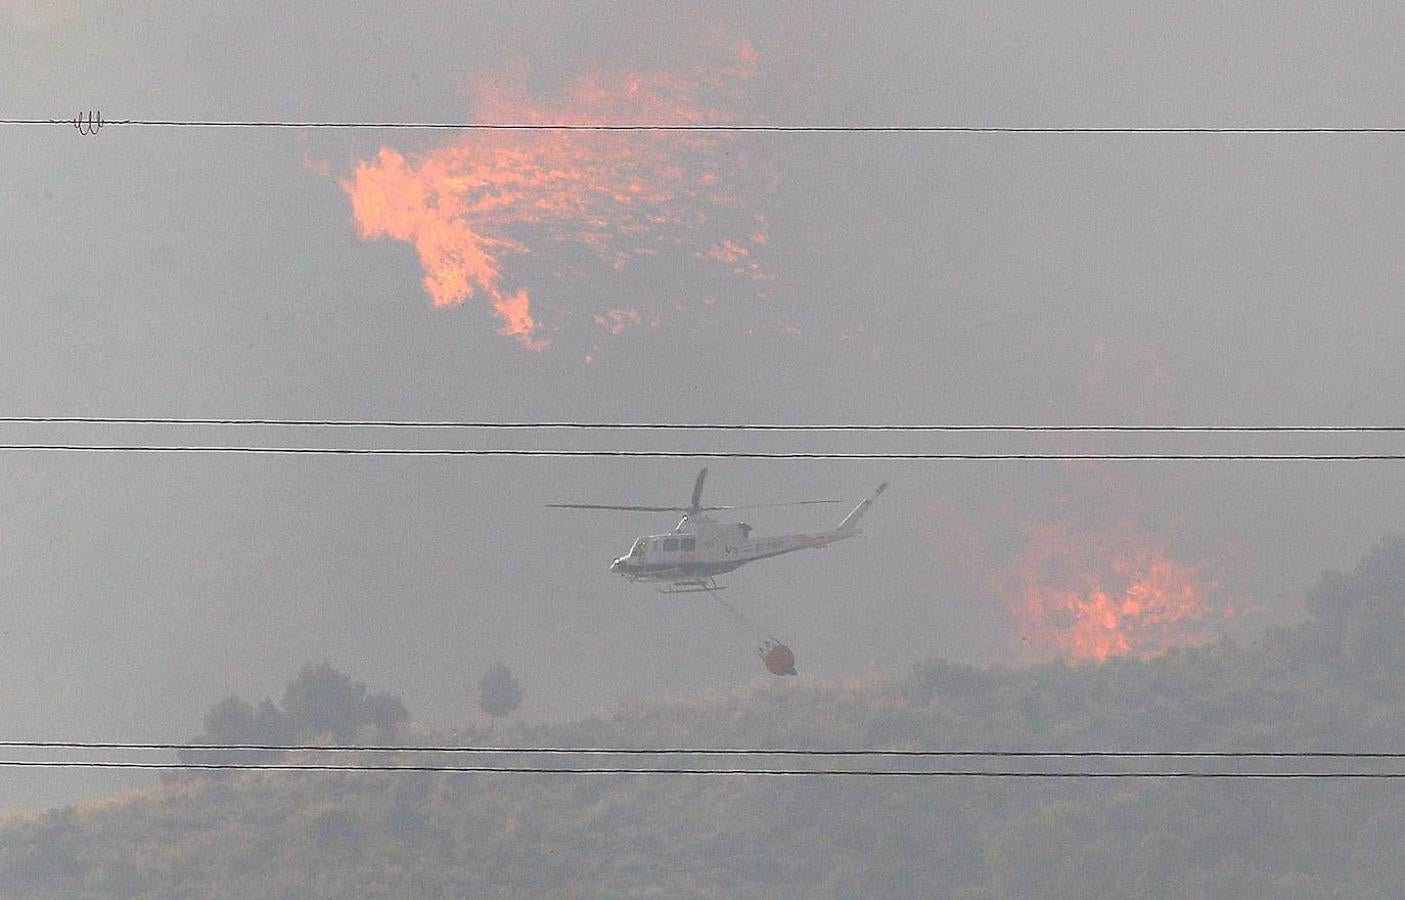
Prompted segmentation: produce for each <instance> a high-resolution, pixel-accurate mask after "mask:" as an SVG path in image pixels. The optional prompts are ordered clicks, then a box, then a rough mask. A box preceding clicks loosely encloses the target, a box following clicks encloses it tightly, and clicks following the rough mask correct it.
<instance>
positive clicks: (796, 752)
mask: <svg viewBox="0 0 1405 900" xmlns="http://www.w3.org/2000/svg"><path fill="white" fill-rule="evenodd" d="M0 749H30V750H175V751H205V752H240V751H249V752H254V751H259V752H265V751H267V752H281V753H437V754H453V753H462V754H498V755H517V756H530V755H563V756H564V755H570V756H627V755H633V756H670V755H672V756H678V755H688V756H815V757H826V756H829V757H836V756H837V757H877V758H883V757H894V758H973V759H980V758H990V759H1031V758H1034V759H1040V758H1042V759H1083V758H1094V759H1368V760H1375V759H1405V751H1391V750H1382V751H1357V750H981V749H969V750H957V749H918V750H901V749H862V748H807V747H677V746H668V747H601V746H588V747H587V746H581V747H553V746H509V747H491V746H482V745H470V746H463V745H452V744H440V745H419V744H391V745H386V744H333V745H322V744H263V743H226V744H212V743H194V742H160V741H58V740H0Z"/></svg>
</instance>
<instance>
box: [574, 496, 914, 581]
mask: <svg viewBox="0 0 1405 900" xmlns="http://www.w3.org/2000/svg"><path fill="white" fill-rule="evenodd" d="M706 480H707V469H706V468H704V469H703V470H702V471H701V472H699V473H698V478H697V481H696V482H694V483H693V498H692V502H691V503H690V504H689V505H688V506H623V505H619V506H617V505H613V504H602V503H548V504H547V506H548V507H549V508H551V509H586V510H612V511H626V512H681V513H683V518H681V519H679V520H678V524H677V525H676V526H675V527H674V529H673V530H672V531H670V532H669V533H667V534H651V535H646V536H644V537H641V538H638V539H636V540H635V541H634V544H633V546H631V547H630V549H629V552H628V553H626V554H625V555H623V556H620V557H616V558H615V560H614V561H613V562H611V563H610V571H611V572H614V573H615V574H617V575H620V576H623V577H624V578H627V579H629V580H630V581H643V582H649V583H655V584H660V585H663V587H661V588H660V590H661V592H663V593H668V594H676V593H693V592H698V591H720V590H724V587H723V586H721V585H718V584H717V576H718V575H725V574H727V573H728V572H734V571H736V570H737V569H739V568H741V567H742V566H744V565H746V564H747V563H752V562H756V561H757V560H761V559H770V558H771V557H774V556H781V555H783V554H786V553H794V552H795V551H797V550H820V549H822V548H824V547H828V546H829V545H830V544H834V543H837V542H839V541H843V540H847V539H848V538H851V537H854V536H856V535H858V534H860V533H861V532H860V530H859V527H858V526H859V520H860V519H862V518H863V516H864V513H866V512H868V508H869V507H870V506H872V505H873V501H874V500H877V499H878V496H879V495H880V494H882V493H883V491H884V490H886V489H887V487H888V483H887V482H886V481H885V482H883V483H882V484H880V485H879V486H878V489H877V490H875V491H874V492H873V494H872V495H871V496H869V497H868V498H867V499H865V500H863V501H862V502H860V503H859V504H858V505H857V506H855V507H854V508H853V509H852V510H851V511H850V512H849V514H848V515H847V516H845V517H844V519H843V520H842V521H841V522H840V523H839V525H838V527H836V528H834V529H833V530H831V531H821V532H813V533H799V534H782V535H775V536H772V537H764V538H761V537H758V538H752V536H751V531H752V528H751V526H750V525H748V524H747V523H745V522H717V521H714V520H713V519H712V518H710V517H709V516H707V515H706V514H707V513H709V512H719V511H722V510H740V509H759V508H763V507H778V506H809V505H812V504H819V503H840V502H843V501H840V500H796V501H793V502H790V503H759V504H752V505H748V506H703V505H702V492H703V482H704V481H706Z"/></svg>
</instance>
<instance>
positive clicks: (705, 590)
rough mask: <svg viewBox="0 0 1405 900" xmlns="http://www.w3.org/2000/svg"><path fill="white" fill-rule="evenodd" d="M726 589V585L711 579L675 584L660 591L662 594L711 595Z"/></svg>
mask: <svg viewBox="0 0 1405 900" xmlns="http://www.w3.org/2000/svg"><path fill="white" fill-rule="evenodd" d="M726 589H727V588H726V586H725V585H719V584H718V583H717V582H716V580H714V579H712V578H709V579H707V580H706V581H684V582H675V583H674V584H671V585H669V586H668V587H666V588H659V589H658V591H659V593H660V594H711V593H714V592H716V591H725V590H726Z"/></svg>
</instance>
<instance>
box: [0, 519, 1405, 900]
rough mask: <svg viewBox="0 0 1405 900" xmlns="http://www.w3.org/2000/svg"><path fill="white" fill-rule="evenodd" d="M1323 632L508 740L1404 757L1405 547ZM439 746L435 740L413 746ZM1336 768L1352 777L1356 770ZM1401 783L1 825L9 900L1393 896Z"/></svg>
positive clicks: (782, 785) (221, 787)
mask: <svg viewBox="0 0 1405 900" xmlns="http://www.w3.org/2000/svg"><path fill="white" fill-rule="evenodd" d="M1309 612H1310V618H1309V620H1308V621H1306V622H1304V623H1303V624H1302V625H1300V626H1297V627H1295V628H1293V629H1288V630H1281V631H1277V632H1274V633H1273V634H1270V635H1269V636H1267V637H1266V638H1265V639H1264V640H1263V641H1262V642H1261V643H1260V644H1258V645H1256V646H1254V647H1248V648H1245V647H1239V646H1236V645H1233V644H1230V643H1221V644H1217V645H1213V646H1207V647H1201V648H1197V649H1193V650H1180V651H1175V652H1172V653H1171V654H1169V655H1167V656H1165V657H1162V658H1159V659H1155V660H1151V661H1146V662H1142V661H1137V660H1116V661H1113V662H1109V663H1107V664H1104V665H1099V666H1086V667H1076V668H1073V667H1067V666H1063V665H1057V664H1055V665H1046V666H1040V667H1036V668H1030V669H1022V670H1007V669H988V670H982V669H974V668H970V667H965V666H956V665H950V664H946V663H941V662H933V663H931V664H928V665H925V666H922V667H919V668H918V669H916V670H914V671H913V672H911V673H910V674H908V675H906V676H904V677H901V678H895V679H891V680H884V681H873V682H868V683H843V684H840V683H826V682H815V681H807V680H805V679H803V678H802V679H787V680H779V679H778V680H775V681H773V682H770V683H765V684H759V685H756V686H752V687H748V688H745V689H740V690H738V691H736V692H734V693H731V694H727V695H723V696H709V697H701V698H696V699H693V700H690V701H669V702H660V703H655V704H649V705H641V706H636V707H630V708H626V709H622V710H620V711H618V712H617V713H616V714H614V715H612V716H610V717H608V718H602V719H595V720H590V721H585V722H580V723H576V724H573V725H570V726H562V727H551V728H537V729H516V730H511V729H509V730H505V731H504V730H501V729H500V731H499V734H498V735H497V738H496V739H497V740H500V741H502V742H505V743H516V742H542V743H546V742H556V743H560V744H615V745H619V746H630V745H634V746H647V745H656V746H657V745H675V746H677V745H688V744H692V745H700V746H708V745H711V746H729V745H730V746H787V747H822V748H823V747H828V748H840V747H885V748H914V747H942V748H953V749H959V748H1012V749H1013V748H1044V749H1088V748H1117V749H1153V748H1154V749H1197V750H1206V749H1226V750H1233V749H1240V750H1247V749H1274V750H1327V749H1335V750H1399V749H1402V748H1405V690H1402V688H1405V658H1403V657H1402V655H1401V653H1400V650H1401V648H1402V647H1405V541H1400V540H1392V541H1387V542H1385V543H1383V544H1382V545H1380V546H1379V547H1378V548H1377V549H1376V550H1375V551H1374V552H1373V553H1372V554H1370V555H1369V556H1368V557H1367V558H1366V559H1365V560H1363V561H1362V562H1361V564H1360V565H1359V566H1358V567H1357V568H1356V569H1355V570H1354V571H1353V572H1351V573H1349V574H1342V575H1329V576H1327V577H1325V578H1324V579H1323V580H1322V581H1321V583H1320V584H1319V585H1318V586H1317V587H1316V588H1315V589H1314V591H1313V592H1312V594H1311V597H1310V601H1309ZM420 737H433V736H420ZM1343 765H1349V763H1344V764H1343ZM1402 791H1405V783H1403V782H1395V781H1389V782H1379V781H1377V782H1366V783H1349V782H1323V781H1314V782H1203V781H1166V780H1152V781H1145V780H1121V781H1115V782H1113V781H1094V782H1089V781H1057V782H1056V781H1047V780H1044V781H1031V780H994V779H920V780H919V779H854V778H825V779H821V778H807V779H761V778H719V777H698V776H682V777H659V776H591V777H568V776H559V775H556V776H553V775H533V776H504V775H443V774H415V775H410V774H345V775H342V774H328V775H322V774H315V775H314V774H305V773H267V774H255V775H239V776H218V777H206V776H198V777H179V778H171V779H169V780H168V781H167V783H165V784H164V785H163V786H162V787H160V788H159V789H156V790H152V791H149V792H145V793H140V794H136V795H132V796H128V797H124V798H121V799H116V800H113V801H110V802H107V803H104V804H96V805H92V806H90V807H85V808H82V809H77V810H61V811H55V812H50V813H47V814H43V815H38V816H33V817H26V818H18V819H12V820H9V821H7V822H5V823H3V824H0V895H2V896H4V897H6V898H16V900H20V898H50V897H53V898H58V897H64V898H72V897H188V898H204V897H210V898H213V897H222V898H282V897H326V898H389V897H415V898H439V897H446V898H447V897H464V896H472V897H521V896H542V897H562V898H565V897H579V896H592V897H619V896H666V897H715V896H727V897H758V898H759V897H807V898H810V897H856V896H884V897H887V896H891V897H907V896H924V897H925V896H951V897H962V898H967V900H973V898H1035V897H1040V898H1102V897H1106V898H1125V897H1133V896H1164V897H1187V898H1191V897H1205V898H1209V897H1226V896H1234V897H1284V898H1287V897H1301V898H1319V897H1322V898H1325V897H1353V898H1365V897H1381V898H1385V897H1395V896H1398V893H1399V885H1400V884H1401V883H1405V853H1402V852H1401V851H1402V850H1405V803H1402V802H1400V801H1401V799H1402V793H1401V792H1402Z"/></svg>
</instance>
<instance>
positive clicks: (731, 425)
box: [0, 416, 1405, 434]
mask: <svg viewBox="0 0 1405 900" xmlns="http://www.w3.org/2000/svg"><path fill="white" fill-rule="evenodd" d="M0 424H7V425H13V424H41V425H175V426H188V427H207V426H210V427H231V426H232V427H260V428H264V427H268V428H406V429H420V428H422V429H431V428H442V429H464V430H482V431H494V430H503V431H763V432H764V431H775V432H786V433H805V432H823V433H828V432H884V433H887V432H892V433H923V432H937V433H946V432H986V433H1005V432H1035V433H1041V432H1054V433H1103V432H1112V433H1147V434H1160V433H1188V434H1218V433H1227V434H1278V433H1291V434H1376V433H1405V425H1310V424H1298V425H1210V424H1204V425H1195V424H1189V425H1133V424H1116V423H1071V424H1036V423H979V422H957V423H914V424H907V425H902V424H896V425H895V424H861V423H854V424H844V423H817V424H785V423H780V422H590V421H565V420H562V421H544V422H521V421H493V420H450V419H420V420H416V419H266V418H195V417H180V416H0Z"/></svg>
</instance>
